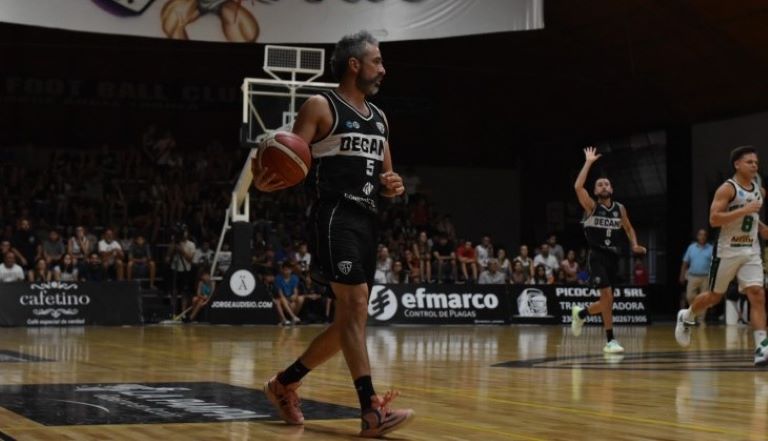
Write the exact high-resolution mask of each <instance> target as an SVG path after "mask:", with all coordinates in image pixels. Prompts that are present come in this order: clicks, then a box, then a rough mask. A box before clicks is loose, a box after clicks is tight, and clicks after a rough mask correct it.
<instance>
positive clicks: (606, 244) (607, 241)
mask: <svg viewBox="0 0 768 441" xmlns="http://www.w3.org/2000/svg"><path fill="white" fill-rule="evenodd" d="M605 246H607V247H609V246H611V240H610V239H605Z"/></svg>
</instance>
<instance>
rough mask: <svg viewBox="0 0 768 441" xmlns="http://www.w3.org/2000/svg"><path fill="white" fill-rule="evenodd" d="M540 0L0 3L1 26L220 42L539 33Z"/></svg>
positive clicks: (3, 0)
mask: <svg viewBox="0 0 768 441" xmlns="http://www.w3.org/2000/svg"><path fill="white" fill-rule="evenodd" d="M543 3H544V2H543V0H359V1H357V0H356V1H350V0H271V1H262V0H259V1H256V0H77V1H50V0H24V1H19V0H0V21H5V22H9V23H19V24H27V25H35V26H44V27H51V28H62V29H69V30H75V31H85V32H101V33H108V34H124V35H135V36H142V37H158V38H172V39H177V40H203V41H221V42H244V43H250V42H260V43H335V42H336V41H338V40H339V38H341V36H343V35H345V34H349V33H353V32H357V31H359V30H361V29H367V30H369V31H371V33H373V34H374V36H375V37H377V38H378V39H379V40H381V41H395V40H418V39H428V38H445V37H455V36H460V35H471V34H486V33H491V32H508V31H523V30H531V29H540V28H543V27H544V18H543V15H544V13H543V8H544V6H543Z"/></svg>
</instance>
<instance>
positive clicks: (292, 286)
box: [273, 262, 304, 325]
mask: <svg viewBox="0 0 768 441" xmlns="http://www.w3.org/2000/svg"><path fill="white" fill-rule="evenodd" d="M273 298H274V300H275V308H276V309H277V315H278V316H280V324H282V325H290V324H292V323H299V322H300V321H301V320H300V319H299V317H298V314H299V311H301V307H302V305H303V304H304V296H301V295H299V277H298V276H297V275H296V274H293V264H292V263H291V262H284V263H283V265H282V269H281V271H280V274H279V275H278V276H277V277H275V292H274V295H273ZM286 315H288V316H290V317H291V320H288V319H286V318H285V316H286Z"/></svg>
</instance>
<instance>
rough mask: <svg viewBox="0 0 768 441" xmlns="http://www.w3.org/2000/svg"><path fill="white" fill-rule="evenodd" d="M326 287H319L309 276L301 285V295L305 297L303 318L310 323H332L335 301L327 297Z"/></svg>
mask: <svg viewBox="0 0 768 441" xmlns="http://www.w3.org/2000/svg"><path fill="white" fill-rule="evenodd" d="M325 289H326V288H325V287H324V286H322V285H317V284H315V283H314V282H313V281H312V277H310V276H309V275H308V274H307V275H306V276H304V279H303V280H302V283H301V284H299V294H300V295H302V296H303V297H304V307H303V308H302V312H303V317H306V319H307V320H306V321H308V322H310V323H311V322H323V323H330V321H331V304H332V303H333V300H332V299H331V298H330V297H328V296H325V295H324V294H325Z"/></svg>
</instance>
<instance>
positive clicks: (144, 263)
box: [126, 234, 157, 289]
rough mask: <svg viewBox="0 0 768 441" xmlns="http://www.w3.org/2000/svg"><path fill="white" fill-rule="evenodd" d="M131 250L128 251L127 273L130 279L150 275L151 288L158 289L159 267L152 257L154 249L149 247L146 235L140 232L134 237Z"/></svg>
mask: <svg viewBox="0 0 768 441" xmlns="http://www.w3.org/2000/svg"><path fill="white" fill-rule="evenodd" d="M129 250H130V251H128V270H127V271H126V275H127V276H128V280H133V278H134V277H136V278H139V279H144V278H147V277H149V287H150V289H156V287H155V276H156V274H157V268H156V266H155V261H154V260H153V259H152V251H151V250H150V248H149V244H148V243H147V241H146V240H145V239H144V236H143V235H141V234H139V235H138V236H136V238H135V239H133V243H132V244H131V246H130V248H129Z"/></svg>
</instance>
